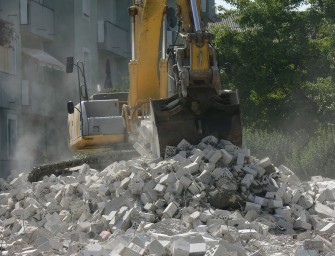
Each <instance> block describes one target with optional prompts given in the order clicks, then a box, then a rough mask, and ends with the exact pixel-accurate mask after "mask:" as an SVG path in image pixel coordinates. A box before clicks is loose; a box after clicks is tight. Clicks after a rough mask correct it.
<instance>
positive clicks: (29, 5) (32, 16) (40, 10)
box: [20, 0, 54, 40]
mask: <svg viewBox="0 0 335 256" xmlns="http://www.w3.org/2000/svg"><path fill="white" fill-rule="evenodd" d="M20 20H21V30H22V31H25V32H30V33H31V34H33V35H35V36H38V37H41V38H42V39H44V40H53V38H54V11H53V10H52V9H50V8H48V7H46V6H45V5H43V4H41V3H38V2H35V1H34V0H20Z"/></svg>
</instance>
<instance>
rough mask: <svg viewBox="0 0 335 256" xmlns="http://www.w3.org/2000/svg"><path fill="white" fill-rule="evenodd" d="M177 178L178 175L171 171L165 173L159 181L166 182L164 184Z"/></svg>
mask: <svg viewBox="0 0 335 256" xmlns="http://www.w3.org/2000/svg"><path fill="white" fill-rule="evenodd" d="M176 180H177V178H176V175H175V174H174V173H169V174H166V175H164V176H163V177H162V178H161V179H160V181H159V183H161V184H164V185H168V184H170V183H174V182H176Z"/></svg>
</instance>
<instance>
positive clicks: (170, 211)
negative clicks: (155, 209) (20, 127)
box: [163, 202, 178, 218]
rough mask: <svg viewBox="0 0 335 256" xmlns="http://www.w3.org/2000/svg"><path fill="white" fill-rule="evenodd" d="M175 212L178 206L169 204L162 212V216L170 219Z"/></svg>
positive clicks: (172, 203)
mask: <svg viewBox="0 0 335 256" xmlns="http://www.w3.org/2000/svg"><path fill="white" fill-rule="evenodd" d="M177 211H178V205H177V204H176V203H174V202H171V203H170V204H169V205H168V206H167V207H166V208H165V210H164V211H163V215H165V216H166V217H169V218H172V217H173V216H174V215H175V214H176V212H177Z"/></svg>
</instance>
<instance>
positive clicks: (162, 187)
mask: <svg viewBox="0 0 335 256" xmlns="http://www.w3.org/2000/svg"><path fill="white" fill-rule="evenodd" d="M154 190H155V191H157V192H158V193H164V192H165V190H166V186H165V185H163V184H157V185H156V186H155V187H154Z"/></svg>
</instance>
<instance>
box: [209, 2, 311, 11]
mask: <svg viewBox="0 0 335 256" xmlns="http://www.w3.org/2000/svg"><path fill="white" fill-rule="evenodd" d="M215 5H222V6H223V7H225V8H227V9H228V8H231V5H229V4H227V3H226V2H225V1H224V0H215ZM307 7H308V6H307V5H302V6H301V7H300V8H299V10H304V9H306V8H307Z"/></svg>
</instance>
